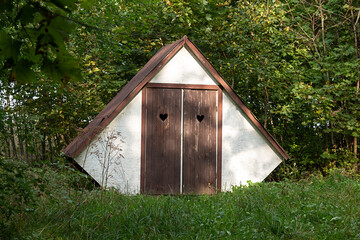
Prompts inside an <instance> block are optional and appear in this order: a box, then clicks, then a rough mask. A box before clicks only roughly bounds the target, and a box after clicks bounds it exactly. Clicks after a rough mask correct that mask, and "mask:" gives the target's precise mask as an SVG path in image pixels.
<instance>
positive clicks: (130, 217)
mask: <svg viewBox="0 0 360 240" xmlns="http://www.w3.org/2000/svg"><path fill="white" fill-rule="evenodd" d="M54 175H56V174H54ZM52 181H55V183H54V182H52ZM52 181H50V182H49V185H51V184H54V186H52V187H51V188H52V189H51V191H50V193H49V194H45V195H42V196H41V197H39V202H38V207H37V208H36V210H35V211H33V212H28V213H25V214H22V215H21V216H14V217H13V218H12V221H13V222H14V223H15V226H17V230H16V232H15V233H13V235H12V236H11V235H8V237H9V238H10V236H11V237H13V238H26V239H360V182H359V181H357V180H355V179H352V178H349V177H346V176H343V175H341V174H339V173H333V174H331V175H330V176H329V177H326V178H322V177H317V178H316V177H312V178H310V179H308V180H302V181H298V182H290V181H285V182H280V183H260V184H250V186H247V187H236V188H234V191H233V192H232V193H230V192H227V193H220V194H216V195H212V196H144V195H136V196H126V195H121V194H119V193H117V192H116V191H115V190H108V191H102V190H91V191H90V190H79V189H76V188H73V187H69V185H68V184H64V185H62V184H61V181H62V183H65V182H66V180H64V179H62V178H61V177H56V176H52ZM57 181H60V182H57ZM13 226H14V225H13Z"/></svg>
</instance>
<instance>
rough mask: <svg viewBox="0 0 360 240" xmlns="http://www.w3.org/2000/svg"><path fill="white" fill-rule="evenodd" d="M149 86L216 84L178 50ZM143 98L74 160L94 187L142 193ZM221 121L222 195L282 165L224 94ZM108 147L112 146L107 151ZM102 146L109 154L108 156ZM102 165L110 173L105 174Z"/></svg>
mask: <svg viewBox="0 0 360 240" xmlns="http://www.w3.org/2000/svg"><path fill="white" fill-rule="evenodd" d="M150 82H151V83H173V84H205V85H215V84H216V82H215V81H214V80H213V79H212V77H210V75H209V74H208V73H207V71H206V70H205V69H204V68H203V67H202V66H201V64H200V63H199V62H198V61H197V60H195V58H194V57H193V56H192V55H191V54H190V53H189V51H188V50H187V49H186V48H182V49H181V50H180V51H179V52H178V53H177V54H176V55H175V56H174V57H173V58H172V59H171V60H170V61H169V62H168V63H167V64H166V65H165V66H164V67H163V68H162V69H161V70H160V71H159V72H158V73H157V74H156V75H155V76H154V77H153V79H152V80H151V81H150ZM141 96H142V95H141V92H139V93H138V94H137V95H136V96H135V97H134V98H133V99H132V101H130V103H129V104H128V105H127V106H126V107H125V108H124V109H123V110H122V111H121V112H120V113H119V114H118V115H117V116H116V117H115V118H114V119H113V120H112V121H111V123H109V125H108V126H107V127H106V128H105V129H104V130H103V131H102V132H101V133H100V134H99V136H97V137H96V138H94V140H93V141H92V142H91V144H90V145H89V147H88V148H86V149H85V150H83V152H81V153H80V154H79V156H78V157H76V159H75V160H76V161H77V162H78V163H79V164H80V166H82V167H83V168H84V169H85V170H86V171H87V172H88V173H89V174H90V175H91V176H92V177H93V178H94V179H95V180H96V181H97V182H99V183H100V184H102V185H104V186H105V185H106V186H107V187H115V188H117V189H118V190H119V191H120V192H122V193H129V194H136V193H139V192H140V164H141V98H142V97H141ZM222 119H223V127H222V130H223V131H222V134H223V135H222V146H223V149H222V191H229V190H231V187H232V186H233V185H240V184H246V183H247V181H248V180H250V181H252V182H259V181H262V180H263V179H264V178H265V177H266V176H267V175H268V174H269V173H270V172H271V171H272V170H273V169H274V168H275V167H276V166H277V165H278V164H279V163H280V162H281V159H280V157H279V156H278V155H277V154H276V153H275V152H274V151H273V149H272V148H271V147H270V145H269V143H268V142H267V140H266V139H265V138H264V137H263V136H262V135H261V134H260V133H259V132H257V130H255V129H254V128H253V126H252V125H251V124H250V122H249V121H248V120H247V119H246V117H245V116H244V114H243V113H242V112H241V110H240V108H239V107H238V106H237V105H236V104H235V103H234V102H233V100H232V99H231V98H230V97H229V96H228V95H227V94H226V93H225V92H224V93H223V117H222ZM113 136H114V138H112V137H113ZM109 138H111V141H108V139H109ZM106 142H112V144H111V145H106ZM106 146H108V148H107V149H108V150H109V148H110V150H111V151H110V152H111V154H110V155H107V156H105V153H104V152H105V151H104V150H105V149H106ZM108 152H109V151H108ZM120 154H121V156H120ZM108 163H109V164H108ZM104 165H109V168H108V169H107V170H106V168H104V167H103V166H104ZM104 169H105V170H104Z"/></svg>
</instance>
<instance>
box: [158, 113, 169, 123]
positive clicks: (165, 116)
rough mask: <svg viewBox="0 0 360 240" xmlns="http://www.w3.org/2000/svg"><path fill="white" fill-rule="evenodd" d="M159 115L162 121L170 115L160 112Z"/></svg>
mask: <svg viewBox="0 0 360 240" xmlns="http://www.w3.org/2000/svg"><path fill="white" fill-rule="evenodd" d="M159 117H160V119H161V120H162V121H165V120H166V118H167V117H168V115H167V113H164V114H162V113H160V115H159Z"/></svg>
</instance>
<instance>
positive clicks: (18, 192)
mask: <svg viewBox="0 0 360 240" xmlns="http://www.w3.org/2000/svg"><path fill="white" fill-rule="evenodd" d="M30 170H34V169H29V166H28V165H27V164H25V163H21V162H18V161H15V160H8V159H4V158H2V157H0V189H1V191H0V229H3V231H0V238H2V239H4V238H5V237H8V235H9V234H10V235H11V231H5V230H6V229H8V228H10V227H13V226H11V224H12V221H11V218H12V217H14V216H15V215H21V216H23V215H24V214H25V213H26V212H32V211H34V210H35V207H36V205H37V201H38V200H39V199H38V194H40V193H41V192H42V191H43V190H44V187H45V185H44V184H42V182H41V181H40V180H39V176H38V175H37V173H36V171H30Z"/></svg>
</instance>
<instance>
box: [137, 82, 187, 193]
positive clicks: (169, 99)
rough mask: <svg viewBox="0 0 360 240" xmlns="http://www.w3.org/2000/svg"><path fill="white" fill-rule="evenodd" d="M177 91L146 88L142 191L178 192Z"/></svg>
mask: <svg viewBox="0 0 360 240" xmlns="http://www.w3.org/2000/svg"><path fill="white" fill-rule="evenodd" d="M181 95H182V90H181V89H164V88H147V89H146V102H145V104H146V108H145V109H146V115H145V116H146V120H145V121H146V125H145V168H144V170H145V171H144V176H143V177H144V193H147V194H179V193H180V172H181V169H180V162H181V149H180V148H181V99H182V97H181Z"/></svg>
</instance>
